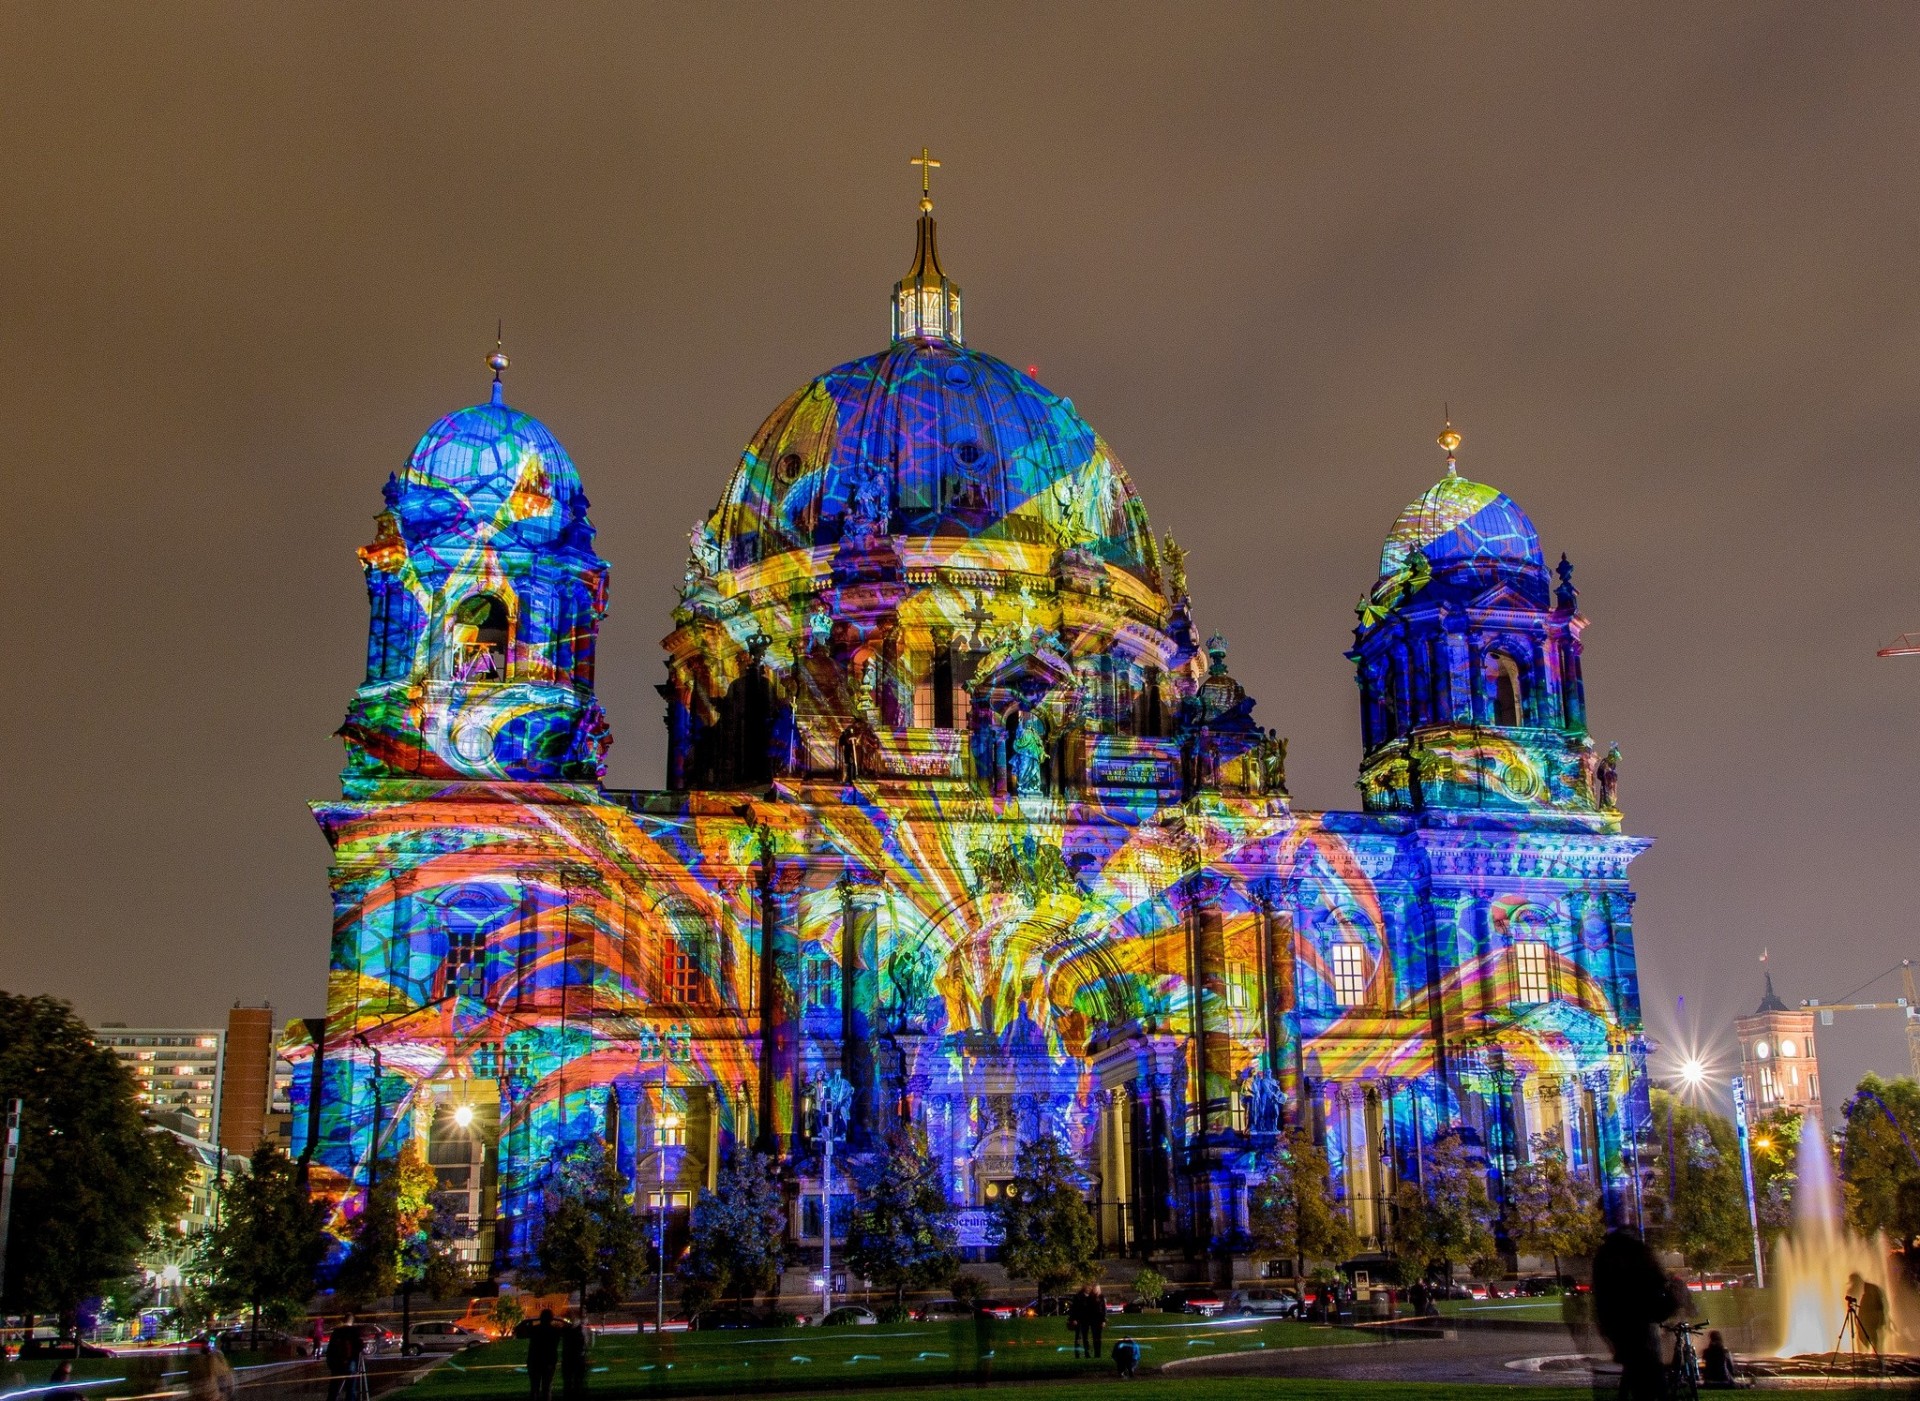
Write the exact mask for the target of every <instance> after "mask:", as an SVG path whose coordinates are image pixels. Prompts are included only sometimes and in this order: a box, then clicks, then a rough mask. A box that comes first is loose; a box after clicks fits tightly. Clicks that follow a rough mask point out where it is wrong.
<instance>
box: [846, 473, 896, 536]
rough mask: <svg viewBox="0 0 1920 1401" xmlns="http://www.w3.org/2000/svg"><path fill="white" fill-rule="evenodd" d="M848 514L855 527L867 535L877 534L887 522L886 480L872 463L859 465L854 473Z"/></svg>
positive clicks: (884, 475)
mask: <svg viewBox="0 0 1920 1401" xmlns="http://www.w3.org/2000/svg"><path fill="white" fill-rule="evenodd" d="M848 514H849V516H850V517H851V518H852V520H853V522H854V524H855V525H856V526H862V527H865V529H866V532H867V533H868V534H879V533H880V532H881V531H882V530H883V528H884V527H885V525H886V520H887V478H886V474H885V473H884V472H882V471H881V470H880V469H879V468H878V467H876V466H875V465H874V464H873V463H871V462H867V463H863V464H861V466H860V467H859V468H857V469H856V470H855V472H854V477H853V495H852V499H851V500H850V502H849V503H848Z"/></svg>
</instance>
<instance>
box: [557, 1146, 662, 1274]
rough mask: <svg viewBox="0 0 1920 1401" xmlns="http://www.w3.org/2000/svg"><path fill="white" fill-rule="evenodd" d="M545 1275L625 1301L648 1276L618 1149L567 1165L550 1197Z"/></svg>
mask: <svg viewBox="0 0 1920 1401" xmlns="http://www.w3.org/2000/svg"><path fill="white" fill-rule="evenodd" d="M539 1256H540V1272H541V1273H542V1274H544V1275H546V1276H547V1278H549V1279H552V1280H556V1281H559V1282H561V1283H564V1284H567V1285H569V1286H571V1287H573V1288H576V1289H578V1290H579V1291H580V1307H581V1308H583V1309H584V1308H586V1306H587V1295H588V1294H589V1292H590V1291H591V1290H592V1289H593V1288H594V1286H596V1285H598V1286H599V1287H600V1288H601V1289H603V1290H605V1291H606V1292H607V1293H609V1294H611V1295H613V1296H614V1297H615V1298H621V1297H624V1296H625V1295H626V1294H627V1293H628V1292H629V1291H630V1290H631V1289H632V1287H633V1285H634V1282H635V1281H636V1280H638V1279H639V1278H640V1276H641V1275H643V1274H645V1273H646V1269H647V1241H646V1233H645V1231H644V1230H642V1228H641V1224H640V1218H639V1217H638V1216H637V1215H635V1213H634V1209H633V1194H632V1193H631V1192H629V1191H628V1190H627V1179H626V1178H625V1176H623V1175H622V1174H621V1171H620V1165H619V1163H618V1161H617V1160H616V1159H615V1157H614V1154H613V1150H612V1149H611V1148H609V1149H607V1150H606V1151H605V1152H603V1153H600V1154H597V1155H595V1156H593V1157H591V1158H585V1159H576V1160H574V1161H572V1162H569V1163H567V1164H566V1165H565V1166H564V1167H563V1168H562V1169H561V1170H560V1172H559V1174H558V1175H557V1176H556V1178H555V1180H554V1185H553V1187H552V1189H551V1190H550V1191H549V1192H548V1193H547V1199H546V1211H545V1214H544V1215H543V1216H542V1218H541V1223H540V1245H539Z"/></svg>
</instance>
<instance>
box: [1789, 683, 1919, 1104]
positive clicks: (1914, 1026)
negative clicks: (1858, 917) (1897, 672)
mask: <svg viewBox="0 0 1920 1401" xmlns="http://www.w3.org/2000/svg"><path fill="white" fill-rule="evenodd" d="M1914 650H1916V651H1920V648H1915V649H1914ZM1880 655H1881V656H1883V657H1884V656H1886V655H1888V654H1887V653H1885V652H1882V653H1881V654H1880ZM1892 971H1893V969H1891V968H1889V969H1888V970H1887V973H1891V972H1892ZM1887 973H1882V974H1881V975H1880V978H1884V977H1886V976H1887ZM1880 978H1875V979H1873V982H1872V983H1867V984H1865V986H1868V987H1871V986H1872V985H1873V983H1877V982H1879V981H1880ZM1900 981H1901V991H1903V992H1905V993H1906V996H1905V997H1896V998H1895V999H1894V1000H1893V1001H1891V1002H1822V1001H1821V1000H1820V999H1819V998H1817V997H1809V998H1802V999H1801V1002H1800V1005H1801V1006H1802V1007H1807V1008H1811V1009H1812V1010H1813V1011H1816V1012H1818V1013H1819V1014H1820V1025H1821V1026H1832V1025H1833V1014H1834V1013H1835V1012H1896V1011H1897V1012H1902V1013H1905V1019H1906V1024H1907V1059H1908V1060H1909V1061H1911V1062H1912V1065H1913V1078H1914V1079H1916V1080H1920V995H1916V994H1915V992H1914V987H1913V960H1912V959H1910V958H1903V959H1901V960H1900Z"/></svg>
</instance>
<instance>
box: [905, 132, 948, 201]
mask: <svg viewBox="0 0 1920 1401" xmlns="http://www.w3.org/2000/svg"><path fill="white" fill-rule="evenodd" d="M907 164H908V165H917V166H919V167H920V212H921V213H922V214H930V213H932V212H933V172H934V171H936V170H938V169H939V168H940V162H939V161H937V160H935V159H934V158H933V153H932V152H931V151H929V150H928V149H927V148H926V147H925V146H922V147H921V148H920V154H919V155H917V156H914V157H912V158H910V159H909V160H908V161H907Z"/></svg>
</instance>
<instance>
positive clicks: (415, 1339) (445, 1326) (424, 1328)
mask: <svg viewBox="0 0 1920 1401" xmlns="http://www.w3.org/2000/svg"><path fill="white" fill-rule="evenodd" d="M486 1341H487V1340H486V1339H485V1338H483V1337H481V1336H480V1335H479V1334H478V1333H474V1332H470V1331H468V1330H467V1329H465V1328H462V1327H461V1326H460V1325H459V1324H457V1323H442V1322H432V1323H416V1324H414V1325H413V1330H412V1331H411V1332H409V1333H408V1334H407V1348H406V1352H407V1356H408V1357H419V1356H421V1355H422V1354H423V1353H429V1352H463V1351H465V1350H466V1349H467V1348H470V1347H477V1346H479V1345H480V1344H481V1343H484V1342H486Z"/></svg>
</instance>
